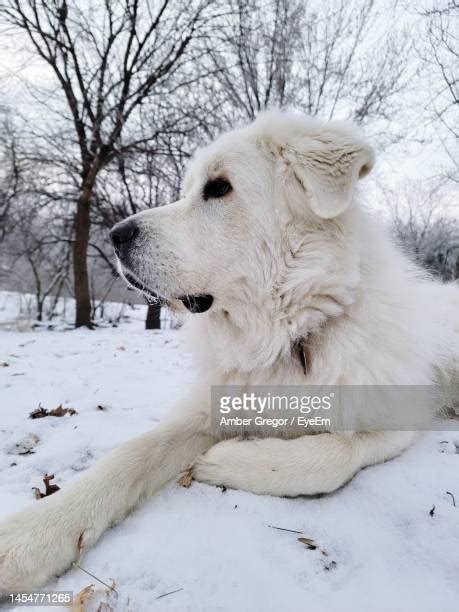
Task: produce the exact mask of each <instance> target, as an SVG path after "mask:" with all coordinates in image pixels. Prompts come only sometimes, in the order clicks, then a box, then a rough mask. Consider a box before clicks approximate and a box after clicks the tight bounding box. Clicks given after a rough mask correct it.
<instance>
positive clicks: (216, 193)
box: [203, 178, 233, 200]
mask: <svg viewBox="0 0 459 612" xmlns="http://www.w3.org/2000/svg"><path fill="white" fill-rule="evenodd" d="M232 190H233V188H232V187H231V183H230V182H229V181H227V180H226V179H224V178H215V179H210V180H209V181H207V183H206V184H205V185H204V191H203V197H204V200H209V199H210V198H222V197H223V196H225V195H226V194H227V193H229V192H230V191H232Z"/></svg>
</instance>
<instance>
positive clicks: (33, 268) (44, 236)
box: [5, 192, 72, 321]
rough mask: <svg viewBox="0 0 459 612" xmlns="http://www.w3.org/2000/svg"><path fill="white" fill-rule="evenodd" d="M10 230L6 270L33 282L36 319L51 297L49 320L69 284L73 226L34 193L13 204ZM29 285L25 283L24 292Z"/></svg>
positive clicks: (39, 316)
mask: <svg viewBox="0 0 459 612" xmlns="http://www.w3.org/2000/svg"><path fill="white" fill-rule="evenodd" d="M11 219H12V220H14V223H13V224H12V228H11V230H10V232H9V233H8V236H7V238H6V239H5V243H6V246H7V248H8V253H9V258H8V259H9V265H8V269H7V270H6V271H7V272H8V274H9V275H10V277H12V278H15V279H16V280H19V281H21V280H23V279H27V281H28V279H30V278H31V279H32V285H33V287H34V295H35V305H36V319H37V320H38V321H42V320H43V318H44V314H45V313H44V307H45V304H46V301H47V299H48V298H50V297H51V296H52V300H51V305H50V308H49V309H48V313H47V315H48V318H51V317H52V316H53V314H54V309H55V307H56V305H57V302H58V300H59V297H60V296H61V294H62V291H63V289H64V287H65V285H66V283H67V282H68V278H69V267H70V254H71V248H70V247H71V242H72V241H71V239H70V235H71V232H72V227H71V223H70V219H68V218H67V219H66V218H65V217H62V216H60V215H58V214H55V206H52V205H49V203H45V202H43V199H42V198H41V197H40V195H38V194H36V193H30V192H29V193H27V194H22V195H21V196H20V197H18V198H17V199H16V200H15V202H14V210H13V211H12V215H11ZM28 286H30V283H29V282H27V283H26V289H27V288H28Z"/></svg>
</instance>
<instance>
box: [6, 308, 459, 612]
mask: <svg viewBox="0 0 459 612" xmlns="http://www.w3.org/2000/svg"><path fill="white" fill-rule="evenodd" d="M0 310H1V309H0ZM133 314H134V317H131V318H130V319H129V320H128V319H126V320H124V321H122V322H121V323H120V325H119V326H118V327H116V328H113V327H105V328H100V329H97V330H95V331H88V330H76V331H27V332H20V331H4V330H3V331H0V366H1V367H0V414H1V424H0V491H1V504H0V515H1V516H5V515H7V514H8V513H10V512H13V511H15V510H19V509H20V508H22V507H24V506H25V505H26V504H39V503H40V501H36V500H35V499H34V496H33V493H32V487H35V486H40V485H42V477H43V475H44V474H45V473H51V474H54V475H55V482H56V483H57V484H58V485H59V486H60V487H62V488H64V487H71V486H72V479H73V478H75V477H78V472H80V471H81V470H84V469H86V468H87V467H89V466H90V465H91V464H92V463H93V462H94V461H96V460H97V459H98V458H99V457H101V456H102V455H103V454H104V453H106V452H107V451H108V450H109V449H111V448H112V447H114V446H115V445H117V444H119V443H120V442H122V441H123V440H126V439H127V438H129V437H131V436H134V435H136V434H139V433H141V432H143V431H145V430H147V429H150V428H152V427H155V426H156V424H157V422H158V421H160V420H161V419H162V418H164V417H165V416H166V415H167V414H168V413H169V412H170V411H171V410H172V408H173V405H174V402H175V401H176V400H177V398H178V397H179V396H180V394H181V393H183V389H184V388H186V384H187V382H188V381H189V380H190V379H191V377H192V373H191V368H190V358H189V356H188V355H187V353H186V352H185V349H184V348H183V345H182V343H181V340H180V331H175V330H167V331H164V332H146V331H144V330H143V324H142V319H143V314H144V312H143V309H142V308H141V307H138V309H137V310H135V311H133ZM10 315H11V313H9V315H8V316H10ZM2 316H3V319H5V317H6V315H5V312H3V315H2V312H0V319H1V318H2ZM0 329H1V327H0ZM5 364H7V365H5ZM39 404H41V406H43V407H44V408H46V409H53V408H56V407H57V406H59V405H60V404H62V405H63V407H71V408H74V409H75V410H76V411H77V414H74V415H73V416H65V417H61V418H58V417H46V418H42V419H35V420H34V419H30V418H28V417H29V413H30V412H31V411H33V410H34V409H36V408H37V407H38V406H39ZM101 408H102V409H101ZM37 437H38V438H37ZM37 439H39V440H38V441H37ZM28 451H29V452H28ZM41 488H42V489H43V486H41ZM447 491H450V492H451V493H452V494H453V495H455V499H456V504H457V507H454V505H453V500H452V496H451V495H449V494H447V493H446V492H447ZM434 506H435V508H434V510H433V512H430V511H431V509H432V508H433V507H434ZM431 514H433V516H432V515H431ZM272 526H274V527H282V528H284V529H289V530H293V531H299V532H301V533H300V534H297V533H293V532H290V531H283V530H279V529H274V528H273V527H272ZM301 535H303V536H304V537H307V538H311V539H313V540H314V541H315V542H316V543H317V545H318V547H317V548H316V549H315V550H310V549H308V548H307V547H306V546H305V545H304V544H302V543H300V542H299V541H298V537H301ZM81 566H82V567H83V568H85V569H86V570H88V571H89V572H91V573H92V574H94V575H95V576H97V577H98V578H99V579H100V580H102V581H104V582H106V583H108V584H111V581H112V580H113V581H115V582H116V590H117V596H112V597H111V598H110V602H109V603H110V605H111V606H112V608H113V609H114V610H121V611H124V610H130V611H132V612H150V611H156V610H161V611H163V610H177V611H180V612H183V611H186V610H190V611H192V612H201V611H209V612H216V611H225V612H227V611H231V612H233V611H251V612H259V611H260V612H268V611H276V612H278V611H283V612H284V611H286V612H296V611H298V612H299V611H303V610H308V611H311V612H322V611H326V612H328V611H335V610H336V611H340V612H341V611H352V612H360V611H362V612H363V611H365V612H366V611H369V610H371V611H381V612H382V611H384V612H389V611H393V610H394V611H395V610H397V611H398V610H400V611H404V612H409V611H412V610H413V611H416V612H434V611H437V610H442V611H444V612H450V611H451V612H453V611H454V612H457V610H459V433H454V432H448V433H441V432H434V433H429V434H425V435H424V437H423V439H422V440H421V441H420V442H419V443H418V444H417V445H416V446H415V447H414V448H412V449H411V450H410V451H408V452H407V453H405V454H404V455H403V456H402V457H400V458H398V459H396V460H394V461H391V462H389V463H387V464H385V465H379V466H376V467H372V468H368V469H366V470H364V471H362V472H361V473H360V474H358V475H357V476H356V477H355V478H354V479H353V480H352V482H351V483H349V484H348V485H347V486H345V487H344V488H342V489H341V490H339V491H337V492H336V493H334V494H332V495H327V496H322V497H317V498H306V497H302V498H297V499H278V498H270V497H262V496H256V495H251V494H248V493H243V492H239V491H232V490H227V491H226V492H223V491H222V490H221V489H218V488H213V487H209V486H206V485H203V484H199V483H196V482H194V483H193V484H192V486H191V487H190V488H189V489H186V488H183V487H181V486H180V485H178V484H177V483H175V482H172V483H170V484H169V485H168V486H166V487H165V488H164V489H163V490H162V491H161V492H160V493H159V494H157V495H155V496H154V497H153V498H152V499H151V500H149V501H148V502H146V503H145V504H143V506H142V507H140V508H139V509H137V510H136V511H135V512H134V513H133V514H132V515H131V516H129V517H128V518H127V519H126V520H125V521H124V522H123V523H121V524H120V525H119V526H117V527H116V528H114V529H112V530H110V531H108V532H107V533H106V534H105V535H104V536H103V538H102V539H101V541H100V542H99V543H98V544H97V546H96V547H95V548H94V549H92V550H90V551H89V552H88V553H87V554H86V555H85V556H84V557H83V558H82V560H81ZM91 583H94V584H95V585H96V588H97V589H99V588H100V589H101V591H100V592H99V593H96V595H95V596H94V599H92V600H90V602H89V604H88V606H87V608H84V609H88V610H89V609H97V607H98V606H99V602H100V601H101V598H103V597H105V595H103V592H104V587H103V586H102V585H101V584H99V583H98V582H96V581H95V580H94V579H92V578H91V577H90V576H88V575H87V574H85V573H84V572H83V571H81V570H80V569H73V570H71V571H70V572H68V573H67V574H65V575H64V576H62V577H61V578H60V579H58V580H56V581H55V582H54V583H53V584H50V585H48V586H49V588H52V589H59V590H72V591H74V593H77V592H79V591H81V590H82V589H84V588H85V587H87V586H88V585H89V584H91ZM173 591H176V592H173ZM171 592H172V593H171ZM168 593H170V594H168ZM165 594H166V596H163V597H161V596H162V595H165ZM167 594H168V595H167ZM94 602H96V603H94ZM18 609H19V608H18ZM21 609H22V608H21ZM29 609H31V608H29ZM32 609H33V608H32ZM37 609H38V608H37ZM41 609H43V608H41ZM54 609H57V608H54ZM80 609H83V608H80ZM99 609H100V610H108V609H110V608H103V607H102V608H99Z"/></svg>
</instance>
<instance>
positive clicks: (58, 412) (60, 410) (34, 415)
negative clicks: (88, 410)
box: [29, 404, 78, 419]
mask: <svg viewBox="0 0 459 612" xmlns="http://www.w3.org/2000/svg"><path fill="white" fill-rule="evenodd" d="M66 414H68V415H70V416H73V415H74V414H78V412H77V411H76V410H75V409H74V408H64V407H63V406H62V404H59V406H58V407H57V408H54V410H47V409H46V408H43V406H42V405H41V404H38V408H37V409H36V410H33V411H32V412H31V413H30V414H29V418H30V419H42V418H44V417H48V416H54V417H63V416H65V415H66Z"/></svg>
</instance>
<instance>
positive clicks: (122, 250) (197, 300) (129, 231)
mask: <svg viewBox="0 0 459 612" xmlns="http://www.w3.org/2000/svg"><path fill="white" fill-rule="evenodd" d="M138 235H139V226H138V225H137V223H136V222H135V221H133V220H132V219H126V220H125V221H121V223H117V224H116V225H115V226H114V227H113V229H112V230H111V231H110V239H111V241H112V244H113V247H114V249H115V253H116V255H117V257H118V259H119V260H120V263H121V270H122V274H123V277H124V279H125V280H126V282H127V283H128V285H130V286H131V287H134V289H137V290H139V291H141V292H142V293H143V294H144V295H145V297H146V298H147V300H148V301H149V302H156V303H159V304H161V305H164V306H167V299H166V298H164V297H162V296H160V295H158V294H157V293H156V292H155V291H153V290H152V289H150V288H149V287H148V286H147V285H146V284H145V283H144V282H143V281H140V280H139V279H138V278H137V277H136V276H135V275H134V274H133V273H132V272H131V271H130V270H129V266H126V262H125V261H123V260H125V259H126V256H127V254H128V252H129V249H130V248H131V247H132V244H133V242H134V240H135V238H136V237H137V236H138ZM127 259H129V258H127ZM175 299H177V300H180V301H181V302H182V303H183V305H184V306H185V307H186V308H187V309H188V310H189V311H190V312H192V313H201V312H206V311H207V310H209V308H210V307H211V306H212V304H213V301H214V298H213V296H212V295H210V294H207V293H198V294H194V295H180V296H177V297H176V298H175Z"/></svg>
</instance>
